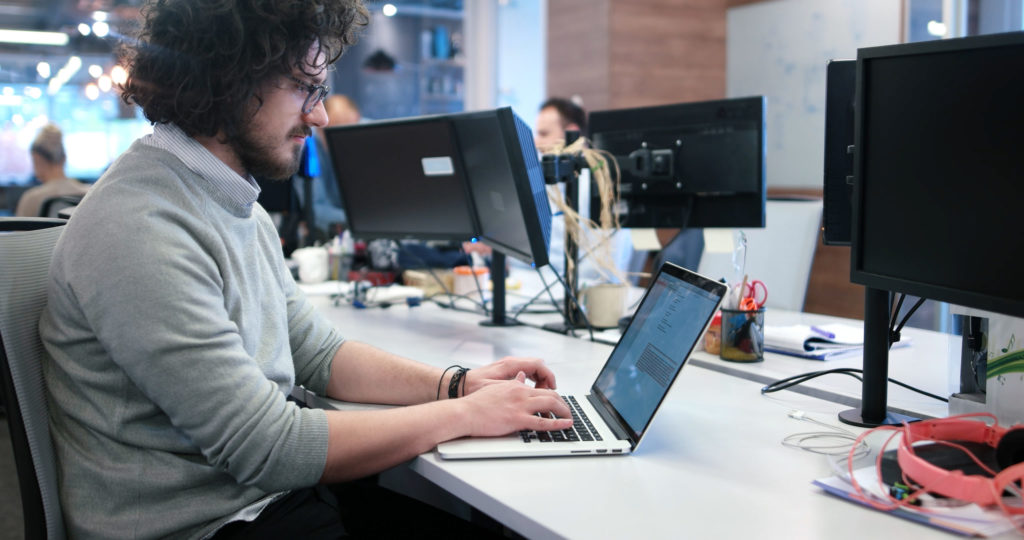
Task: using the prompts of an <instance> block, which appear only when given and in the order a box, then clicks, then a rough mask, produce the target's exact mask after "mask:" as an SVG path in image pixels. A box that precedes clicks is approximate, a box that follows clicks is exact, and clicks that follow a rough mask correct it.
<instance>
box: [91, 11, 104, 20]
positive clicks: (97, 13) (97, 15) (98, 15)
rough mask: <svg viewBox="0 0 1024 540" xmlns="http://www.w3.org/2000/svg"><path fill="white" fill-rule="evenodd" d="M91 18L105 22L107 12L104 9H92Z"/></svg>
mask: <svg viewBox="0 0 1024 540" xmlns="http://www.w3.org/2000/svg"><path fill="white" fill-rule="evenodd" d="M92 20H94V21H96V22H106V20H107V12H106V11H93V12H92Z"/></svg>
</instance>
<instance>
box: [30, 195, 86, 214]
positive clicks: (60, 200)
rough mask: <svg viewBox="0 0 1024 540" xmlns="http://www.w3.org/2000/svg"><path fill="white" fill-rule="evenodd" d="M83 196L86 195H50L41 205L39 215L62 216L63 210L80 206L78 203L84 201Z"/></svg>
mask: <svg viewBox="0 0 1024 540" xmlns="http://www.w3.org/2000/svg"><path fill="white" fill-rule="evenodd" d="M82 197H84V195H60V196H58V197H50V198H49V199H46V200H45V201H43V204H42V205H40V207H39V217H48V218H57V217H60V211H61V210H64V209H65V208H73V207H75V206H78V203H80V202H82Z"/></svg>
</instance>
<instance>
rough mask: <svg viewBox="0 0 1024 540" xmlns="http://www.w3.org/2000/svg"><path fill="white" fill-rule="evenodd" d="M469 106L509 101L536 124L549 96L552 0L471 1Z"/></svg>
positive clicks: (492, 105) (487, 106)
mask: <svg viewBox="0 0 1024 540" xmlns="http://www.w3.org/2000/svg"><path fill="white" fill-rule="evenodd" d="M466 34H467V36H466V37H467V50H466V53H467V63H468V67H467V71H466V74H467V77H468V80H467V98H466V109H467V110H479V109H492V108H495V107H505V106H510V107H512V109H513V110H514V111H515V112H516V114H518V115H519V116H520V117H522V119H523V120H524V121H526V123H528V124H530V126H531V127H532V126H533V123H534V121H535V119H536V116H537V108H538V107H540V104H541V103H543V101H544V99H545V97H546V96H545V95H544V91H545V82H546V81H545V74H546V72H547V56H546V51H547V0H500V1H499V0H472V1H470V2H466Z"/></svg>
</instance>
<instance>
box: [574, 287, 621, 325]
mask: <svg viewBox="0 0 1024 540" xmlns="http://www.w3.org/2000/svg"><path fill="white" fill-rule="evenodd" d="M580 296H581V297H582V298H583V308H584V309H585V310H586V312H587V320H589V321H590V325H591V326H594V327H598V328H614V327H616V326H618V324H619V319H620V318H622V312H623V310H624V309H625V305H626V285H624V284H621V283H602V284H600V285H594V286H591V287H587V288H586V289H584V290H583V291H582V292H581V293H580Z"/></svg>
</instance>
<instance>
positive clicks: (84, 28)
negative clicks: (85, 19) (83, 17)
mask: <svg viewBox="0 0 1024 540" xmlns="http://www.w3.org/2000/svg"><path fill="white" fill-rule="evenodd" d="M78 33H79V34H82V35H83V36H88V35H89V34H91V33H92V28H89V25H88V24H85V23H78Z"/></svg>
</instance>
